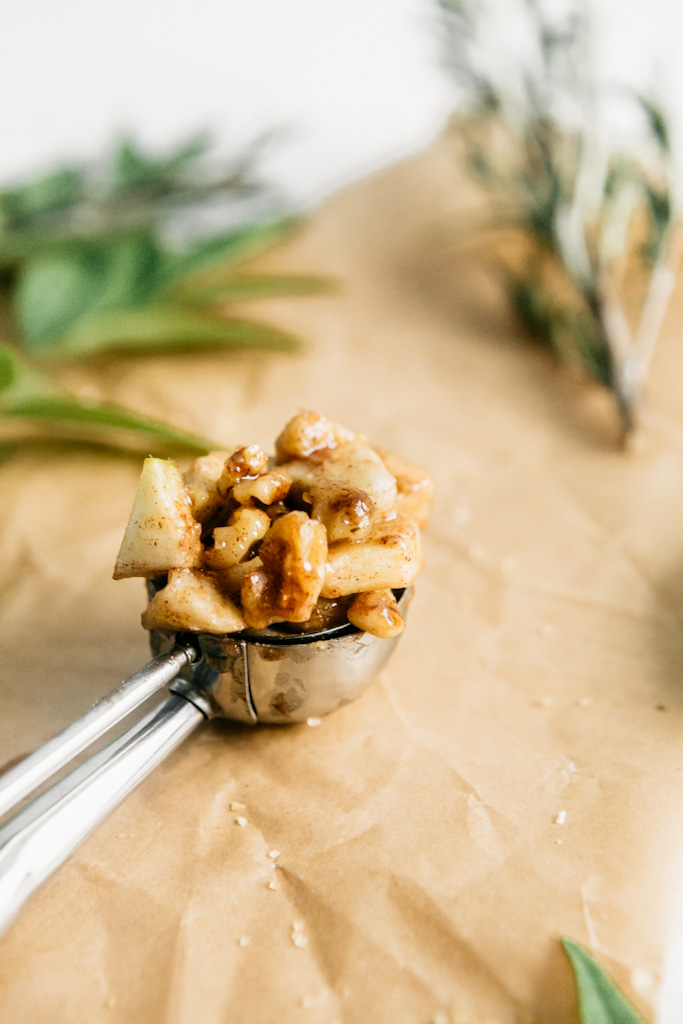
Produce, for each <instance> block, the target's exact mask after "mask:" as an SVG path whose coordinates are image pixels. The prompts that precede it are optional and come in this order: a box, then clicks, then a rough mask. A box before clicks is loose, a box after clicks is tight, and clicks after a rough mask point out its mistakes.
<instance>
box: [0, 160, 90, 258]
mask: <svg viewBox="0 0 683 1024" xmlns="http://www.w3.org/2000/svg"><path fill="white" fill-rule="evenodd" d="M84 186H85V182H84V175H83V172H82V171H80V170H78V169H76V168H73V167H62V168H59V169H57V170H56V171H52V172H51V173H50V174H47V175H45V176H43V177H40V178H37V179H36V180H35V181H30V182H28V184H26V185H22V186H20V187H19V188H14V189H7V190H6V191H4V192H0V225H1V226H2V229H4V230H0V243H1V242H2V234H3V233H4V231H7V230H8V229H12V230H15V231H16V230H20V229H22V228H26V227H28V226H29V225H30V224H31V223H32V221H34V220H37V219H39V218H41V217H45V216H49V215H51V214H54V213H57V212H60V211H62V210H64V209H66V208H68V207H70V206H73V205H74V204H75V203H77V202H79V201H80V200H81V199H82V198H83V194H84ZM0 247H1V244H0Z"/></svg>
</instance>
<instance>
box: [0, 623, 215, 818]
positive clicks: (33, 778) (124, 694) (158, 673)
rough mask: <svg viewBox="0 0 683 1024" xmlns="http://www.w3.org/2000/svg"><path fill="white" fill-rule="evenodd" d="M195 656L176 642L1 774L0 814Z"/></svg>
mask: <svg viewBox="0 0 683 1024" xmlns="http://www.w3.org/2000/svg"><path fill="white" fill-rule="evenodd" d="M196 658H197V651H196V650H195V648H194V646H193V645H192V644H191V643H180V644H177V645H176V646H175V647H174V648H173V650H172V651H170V652H169V653H168V654H164V655H161V656H160V657H158V658H154V660H153V661H150V662H149V663H148V664H147V665H145V667H144V668H141V669H140V671H139V672H136V673H135V675H132V676H131V677H130V678H129V679H126V680H125V682H123V683H122V684H121V686H119V688H118V689H117V690H114V691H113V693H109V694H107V696H106V697H103V698H102V699H101V700H99V701H98V702H97V704H94V705H93V706H92V707H91V708H90V709H89V710H88V711H86V712H85V714H84V715H81V717H80V718H78V719H77V720H76V721H75V722H72V723H71V725H67V727H66V728H65V729H62V731H61V732H59V733H57V735H56V736H53V737H52V739H50V740H48V741H47V742H46V743H44V744H43V745H42V747H39V748H38V750H35V751H34V752H33V753H32V754H29V755H28V757H25V758H23V760H21V761H20V762H19V764H17V765H16V766H15V767H14V768H11V769H10V770H9V771H8V772H6V773H5V774H4V775H3V776H2V777H1V778H0V817H2V816H3V815H5V814H7V813H8V812H9V811H11V810H12V809H13V808H14V807H16V806H17V805H18V804H19V803H20V802H21V801H22V800H23V799H24V798H25V797H27V796H28V795H29V794H30V793H33V792H34V791H35V790H36V789H38V787H39V786H42V784H43V783H44V782H46V781H47V780H48V779H50V778H52V776H53V775H54V774H55V773H56V772H58V771H59V770H60V768H64V767H65V766H66V765H67V764H69V762H70V761H72V760H73V758H74V757H76V756H77V755H78V754H80V753H81V751H83V750H85V748H86V747H88V746H90V744H91V743H93V742H94V741H95V740H96V739H99V737H100V736H103V735H104V733H105V732H107V731H108V730H109V729H111V728H112V727H113V726H114V725H116V724H117V723H118V722H120V721H121V720H122V719H123V718H125V717H126V716H127V715H129V714H130V712H131V711H133V710H135V708H136V707H139V705H140V704H142V703H143V702H144V701H146V700H147V699H148V698H149V697H151V696H152V695H153V694H154V693H156V692H157V691H158V690H160V689H161V688H162V687H163V686H165V685H166V684H167V683H170V682H171V681H172V680H173V679H175V677H176V676H177V675H178V673H179V672H180V671H181V669H183V668H184V667H185V666H186V665H190V664H192V662H193V661H195V660H196Z"/></svg>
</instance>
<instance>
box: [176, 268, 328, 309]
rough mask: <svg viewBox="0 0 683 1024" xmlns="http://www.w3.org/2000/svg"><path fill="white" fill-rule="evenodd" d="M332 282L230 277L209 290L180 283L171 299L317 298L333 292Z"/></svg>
mask: <svg viewBox="0 0 683 1024" xmlns="http://www.w3.org/2000/svg"><path fill="white" fill-rule="evenodd" d="M334 288H335V283H334V282H333V281H331V280H329V279H328V278H324V277H311V276H306V275H304V274H301V275H289V276H288V275H286V274H281V275H277V276H268V275H263V276H259V277H246V276H244V277H237V276H236V277H231V278H228V279H227V280H225V281H223V282H222V283H221V284H216V285H214V286H213V287H210V288H201V287H199V288H198V287H196V286H195V287H194V288H193V287H192V285H191V284H181V285H180V286H179V287H178V288H177V289H175V290H174V292H173V297H174V298H177V299H180V300H183V299H185V300H186V301H188V302H204V303H221V302H246V301H250V300H252V299H275V298H284V297H293V296H296V295H318V294H324V293H327V292H331V291H333V290H334Z"/></svg>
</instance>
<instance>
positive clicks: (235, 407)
mask: <svg viewBox="0 0 683 1024" xmlns="http://www.w3.org/2000/svg"><path fill="white" fill-rule="evenodd" d="M449 161H450V158H449V155H448V154H447V153H446V152H445V151H444V150H443V149H441V148H439V147H436V148H435V149H434V150H432V151H430V152H428V153H426V154H424V155H422V156H420V157H419V158H416V159H415V160H412V161H410V162H408V163H407V164H404V165H402V166H400V167H397V168H394V169H392V170H390V171H388V172H385V173H383V174H382V175H380V176H378V177H377V178H375V179H373V180H371V181H368V182H365V183H362V184H360V185H357V186H355V187H353V188H351V189H350V190H348V191H346V192H344V193H341V194H339V195H338V196H336V197H335V198H334V199H333V200H332V201H330V202H329V203H328V204H327V205H326V206H325V207H324V208H323V209H322V210H321V211H320V212H319V213H318V214H317V215H316V216H315V217H314V219H313V221H312V223H311V224H310V226H309V227H308V228H307V229H306V231H305V232H304V233H303V234H301V235H300V236H299V237H298V238H297V239H296V240H295V241H294V242H293V243H292V244H290V245H289V247H288V249H287V250H283V251H281V252H280V253H277V254H274V255H272V256H271V257H269V260H268V265H269V266H270V267H272V268H278V269H281V268H282V269H284V268H287V269H290V270H301V271H318V272H321V273H330V274H334V275H338V276H339V277H340V279H341V280H342V282H343V287H342V289H341V290H340V292H339V293H338V294H336V295H331V296H326V297H323V298H314V299H302V300H296V301H294V300H287V301H282V300H278V301H277V302H271V303H268V304H264V305H263V306H261V307H259V312H260V313H261V314H262V315H264V316H268V317H273V318H274V319H276V320H277V321H278V322H279V323H281V324H282V325H284V326H287V327H290V328H292V329H294V330H298V331H300V332H302V333H303V334H304V335H305V336H306V337H307V338H308V339H309V342H308V347H307V350H306V352H305V354H304V355H303V356H302V357H295V356H287V355H280V354H275V355H273V354H265V355H264V354H260V355H240V356H237V357H235V356H230V355H226V354H211V355H205V356H198V357H184V356H181V357H177V358H168V359H154V360H150V361H142V360H141V361H132V360H131V361H130V362H128V361H125V360H120V361H117V362H113V363H111V364H108V365H106V366H101V367H93V368H91V369H90V370H88V371H87V372H85V371H71V374H70V376H69V378H68V381H69V383H70V384H71V386H73V387H78V388H80V389H82V390H83V391H84V392H85V393H88V394H95V395H101V396H105V397H107V398H109V399H113V400H118V401H121V402H123V403H129V404H130V405H131V406H133V407H136V408H139V409H142V410H145V411H148V412H151V413H153V414H156V415H158V416H162V417H163V416H168V417H173V418H174V419H175V420H176V422H178V423H179V424H181V425H183V426H186V427H188V428H191V429H195V430H202V431H204V432H208V433H209V434H211V435H212V436H215V437H216V438H217V439H218V440H219V441H222V442H223V443H224V444H226V445H227V444H232V443H234V444H237V443H239V442H250V441H253V440H258V441H259V442H261V443H262V444H264V445H266V446H270V445H271V444H272V441H273V438H274V436H275V434H276V433H277V431H278V429H279V427H280V426H281V424H282V423H283V422H284V421H285V420H286V419H287V418H288V417H289V415H291V413H292V412H293V411H294V410H296V409H297V408H298V407H304V408H306V407H312V408H315V409H319V410H322V411H324V412H326V413H327V414H328V415H330V416H332V417H335V418H338V419H341V420H342V421H343V422H346V423H348V424H350V425H351V426H353V427H355V428H357V429H360V430H363V431H365V432H366V433H367V434H369V435H370V437H371V438H372V440H373V441H374V442H376V443H377V444H380V445H382V446H384V447H386V448H389V449H392V450H394V451H396V452H397V453H400V454H401V455H404V456H405V457H407V458H410V459H414V460H416V461H417V462H420V463H423V464H425V465H427V466H429V467H430V468H431V469H432V471H433V472H434V474H435V476H436V480H437V493H438V500H437V505H436V511H435V515H434V520H433V523H432V525H431V527H430V529H429V532H428V535H427V539H426V555H427V570H426V571H425V573H424V575H423V576H422V577H421V578H420V581H419V585H418V587H417V593H416V597H415V600H414V602H413V605H412V608H411V612H410V621H409V629H408V630H407V632H406V635H405V637H404V638H403V639H402V641H401V644H400V645H399V648H398V651H397V653H396V655H395V657H394V660H393V661H392V662H391V664H390V666H389V667H388V669H387V670H386V671H385V672H384V674H383V676H382V678H381V679H380V680H379V681H378V682H377V684H376V685H375V686H374V687H373V688H371V689H370V690H369V691H368V692H367V694H366V695H365V696H364V697H362V698H361V699H360V700H359V701H358V702H357V703H356V704H353V705H349V706H347V707H346V708H344V709H343V710H342V711H340V712H338V713H337V714H336V715H334V716H332V717H330V718H328V719H326V720H324V721H323V722H322V724H320V725H319V726H317V727H312V726H306V725H304V726H297V727H289V728H282V729H276V728H261V729H256V730H250V729H248V728H238V727H233V726H231V725H229V724H215V725H209V726H206V727H204V728H203V729H202V730H200V732H199V733H197V734H195V735H194V736H193V737H192V738H191V739H190V740H189V741H188V742H187V743H186V745H185V746H184V747H183V748H181V749H180V750H179V751H178V752H177V753H176V754H175V755H174V756H173V757H172V758H171V759H170V760H169V761H168V762H167V763H165V764H164V765H163V766H162V767H161V768H160V769H158V770H157V771H156V772H155V773H154V775H153V776H152V777H151V778H150V779H149V780H147V781H146V782H145V783H144V784H143V785H142V786H141V787H140V788H139V789H138V790H137V791H136V792H135V793H134V794H133V795H132V796H131V797H130V798H129V799H128V800H127V801H126V802H125V803H124V804H123V805H122V806H121V807H120V809H119V810H118V811H117V812H116V813H115V814H114V815H113V816H112V817H111V819H110V820H109V821H107V822H106V823H105V824H104V825H103V826H102V827H101V828H100V829H99V830H98V831H97V832H96V833H95V834H94V836H93V837H92V838H91V839H90V840H88V841H87V842H86V843H85V844H84V845H83V846H82V847H81V849H80V850H79V851H78V852H77V853H76V855H75V856H74V857H73V858H72V859H71V861H70V862H69V863H68V864H67V865H66V866H64V867H63V868H62V869H61V870H60V871H59V872H58V873H57V874H56V875H55V877H54V878H53V879H52V880H51V881H50V882H49V883H48V884H47V885H46V886H45V887H44V888H43V890H42V891H41V892H40V893H39V894H38V896H37V897H36V898H35V899H34V900H33V902H32V903H31V904H30V905H29V906H28V907H27V908H26V910H25V911H24V912H23V914H22V915H21V917H20V918H19V920H18V921H17V923H16V924H15V925H14V926H13V927H12V929H11V930H10V931H9V932H8V933H7V935H6V937H5V939H4V940H3V942H2V943H1V944H0V1021H1V1022H2V1024H67V1022H68V1024H72V1022H74V1024H76V1022H78V1024H83V1022H86V1021H87V1022H88V1024H100V1022H102V1024H104V1022H106V1024H133V1022H134V1024H197V1022H200V1021H201V1022H202V1024H227V1022H230V1024H247V1022H248V1024H273V1022H275V1021H277V1022H278V1024H295V1022H296V1024H299V1022H302V1024H303V1022H305V1024H334V1022H343V1024H369V1022H372V1024H429V1022H439V1024H440V1022H445V1021H452V1022H460V1021H468V1022H474V1024H485V1022H486V1024H490V1022H496V1024H513V1022H527V1021H533V1022H539V1024H540V1022H544V1024H549V1022H551V1024H569V1022H573V1021H575V1020H576V1008H575V1003H574V994H573V992H574V989H573V984H572V979H571V976H570V971H569V968H568V966H567V963H566V961H565V959H564V956H563V954H562V952H561V949H560V945H559V937H560V935H562V934H568V935H571V936H573V937H574V938H576V939H578V940H579V941H582V942H584V943H586V944H587V945H588V946H589V947H590V948H591V949H593V950H594V951H595V952H596V953H597V954H598V955H599V956H600V958H601V959H602V961H603V962H604V963H605V965H606V966H607V967H608V969H609V970H610V971H611V972H612V973H613V975H614V976H615V978H616V979H617V980H618V981H619V983H620V984H621V985H622V986H623V988H624V989H625V991H626V992H627V993H628V994H629V995H630V997H631V998H632V999H633V1000H634V1001H635V1002H636V1003H637V1004H638V1005H639V1006H640V1007H641V1008H642V1009H643V1011H644V1012H645V1013H646V1014H648V1015H651V1014H652V1012H653V1006H654V1004H655V1002H656V999H657V993H658V989H659V986H660V982H661V975H662V971H663V967H664V964H665V961H666V957H667V954H668V950H669V948H670V945H671V942H672V939H673V933H674V930H675V925H676V921H677V919H678V916H679V913H680V909H681V895H682V893H681V890H682V888H683V787H682V784H681V783H682V771H681V770H682V767H683V758H682V756H681V725H682V720H683V696H682V689H681V687H682V680H683V642H682V640H681V619H682V618H683V569H682V566H683V557H682V556H683V431H682V429H681V427H682V424H683V402H682V401H681V399H682V397H683V375H682V374H681V350H680V343H679V339H678V338H677V333H678V327H677V324H679V323H680V320H681V314H682V313H683V301H682V300H681V298H680V297H679V298H677V299H676V301H675V302H674V307H673V309H672V313H671V316H670V318H669V322H668V326H667V331H666V337H665V339H664V342H663V344H662V347H661V349H660V351H659V353H658V356H657V361H656V365H655V368H654V374H653V379H652V386H651V396H652V404H653V408H654V409H655V410H656V411H655V412H653V414H652V422H651V423H650V425H649V428H648V441H647V445H646V447H645V448H644V449H642V450H640V451H639V452H637V453H630V454H624V453H621V452H620V451H618V450H617V448H616V447H615V445H614V438H615V427H614V417H613V414H612V411H611V409H610V406H609V401H608V400H607V399H605V398H604V396H602V395H601V394H600V393H599V392H597V391H594V390H591V389H588V390H586V389H585V388H583V387H581V386H579V385H578V384H576V383H575V382H573V381H572V380H569V379H567V378H566V377H565V376H563V375H562V373H561V372H560V371H558V370H557V368H556V366H555V364H554V362H553V361H552V359H551V358H550V357H549V356H548V355H547V354H546V353H545V352H544V351H543V350H542V349H540V348H538V349H537V348H535V347H533V346H532V345H530V344H529V343H528V342H526V341H524V340H523V339H522V338H521V337H520V335H519V333H518V332H517V330H516V328H515V327H514V325H513V323H512V321H511V320H510V318H509V315H508V314H507V312H506V309H505V305H504V303H503V302H502V299H501V297H500V295H499V293H498V290H497V288H496V286H495V285H494V284H492V283H491V279H490V278H489V277H487V276H486V275H485V274H484V273H483V272H482V271H481V270H477V269H476V268H477V265H478V260H477V259H476V258H475V254H474V253H473V250H472V249H471V248H470V247H468V243H467V239H466V238H465V239H463V238H462V236H461V234H460V231H461V229H460V228H459V223H460V222H459V219H458V215H457V211H458V206H459V196H458V191H457V188H456V186H455V175H454V174H453V171H452V167H451V164H450V162H449ZM456 243H457V244H456ZM461 243H462V244H461ZM137 473H138V465H137V464H135V462H134V461H130V460H125V459H118V458H115V457H109V456H105V457H102V456H96V455H94V454H92V453H90V452H83V451H81V452H79V453H78V454H74V453H73V452H71V453H64V452H52V453H46V452H44V451H43V452H38V451H31V452H26V453H25V454H23V455H21V456H20V457H15V458H13V459H11V460H10V461H9V462H7V463H5V464H4V465H3V466H2V467H0V487H1V489H2V499H1V510H0V547H1V549H2V552H3V558H2V568H1V570H0V572H1V581H2V587H1V597H2V612H1V626H2V638H3V640H2V653H1V656H0V673H1V687H2V717H1V719H0V762H4V761H7V760H8V759H10V758H13V757H15V756H17V755H20V754H22V753H24V752H27V751H29V750H31V749H32V748H33V747H34V746H35V745H36V744H38V743H39V742H40V741H42V740H44V739H46V738H47V737H48V736H49V735H50V734H51V733H52V732H54V731H55V730H56V729H57V728H59V727H61V726H63V725H64V724H66V723H67V722H68V721H70V720H71V719H72V718H73V717H74V716H75V715H76V714H78V713H79V712H81V711H82V710H84V709H85V708H86V707H87V706H88V705H89V703H90V702H91V701H93V700H94V699H96V698H97V697H99V696H100V695H102V694H103V693H105V692H106V691H108V690H109V689H111V688H112V687H113V686H114V685H116V684H118V682H119V681H120V680H121V679H122V678H124V677H125V676H126V675H128V674H130V673H131V672H132V671H134V670H135V669H137V668H138V667H139V666H140V665H141V664H143V663H144V662H145V661H146V660H147V657H148V654H147V647H146V637H145V635H144V634H143V632H142V630H141V629H140V627H139V625H138V621H139V614H140V611H141V610H142V606H143V602H144V596H143V585H142V583H141V582H140V581H135V580H131V581H125V582H121V583H113V582H112V581H111V579H110V576H111V568H112V565H113V561H114V557H115V554H116V551H117V547H118V543H119V539H120V536H121V533H122V530H123V527H124V524H125V522H126V518H127V515H128V510H129V507H130V503H131V499H132V495H133V492H134V488H135V482H136V478H137ZM235 803H237V804H244V810H238V811H237V812H236V811H235V810H231V804H233V805H234V804H235ZM238 815H239V816H243V817H246V818H247V819H248V824H247V825H244V826H240V825H238V824H236V823H235V817H237V816H238ZM273 850H278V851H280V853H279V856H278V857H276V858H271V857H269V852H270V851H273Z"/></svg>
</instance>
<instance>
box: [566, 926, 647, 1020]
mask: <svg viewBox="0 0 683 1024" xmlns="http://www.w3.org/2000/svg"><path fill="white" fill-rule="evenodd" d="M562 945H563V946H564V950H565V953H566V954H567V956H568V957H569V962H570V963H571V965H572V969H573V971H574V977H575V979H576V987H577V990H578V995H579V1012H580V1017H581V1024H645V1021H644V1019H643V1017H641V1015H640V1014H639V1013H638V1011H637V1010H636V1009H635V1008H634V1006H633V1005H632V1004H631V1003H630V1002H629V1001H628V1000H627V998H626V996H625V995H624V994H623V993H622V992H621V991H620V990H619V989H618V988H617V986H616V985H615V984H614V982H613V981H612V979H611V978H610V977H609V975H608V974H607V973H606V972H605V971H604V970H603V968H602V967H601V966H600V964H599V963H598V962H597V960H595V958H594V957H593V956H591V954H590V953H589V952H588V950H587V949H584V947H583V946H580V945H579V943H578V942H575V941H574V940H573V939H568V938H563V939H562Z"/></svg>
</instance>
